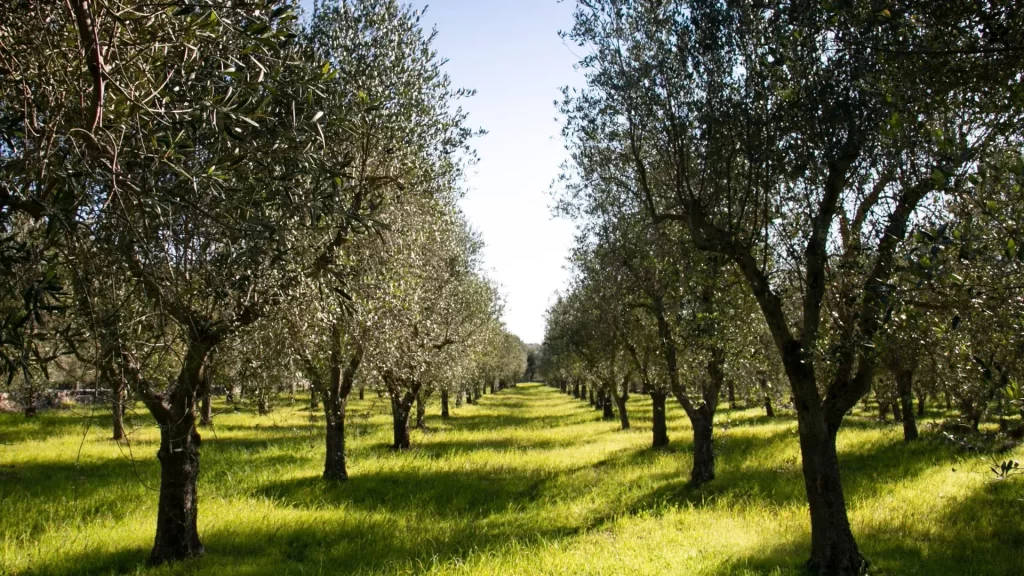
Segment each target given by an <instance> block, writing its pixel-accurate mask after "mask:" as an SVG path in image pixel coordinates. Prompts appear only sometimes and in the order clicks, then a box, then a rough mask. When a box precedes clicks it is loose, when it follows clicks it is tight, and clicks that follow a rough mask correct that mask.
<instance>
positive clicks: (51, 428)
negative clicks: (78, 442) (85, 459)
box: [0, 408, 113, 446]
mask: <svg viewBox="0 0 1024 576" xmlns="http://www.w3.org/2000/svg"><path fill="white" fill-rule="evenodd" d="M112 426H113V424H112V418H111V417H110V416H109V415H108V414H106V413H105V412H99V411H98V412H97V413H96V414H90V413H89V411H88V408H86V409H85V411H76V413H71V412H68V411H64V410H43V411H41V412H40V413H39V414H38V415H36V416H35V417H34V418H26V417H25V416H24V415H23V414H17V413H6V414H4V413H0V446H3V445H4V444H19V443H22V442H33V441H40V440H48V439H51V438H53V437H55V436H69V435H79V436H80V435H82V433H83V432H85V429H86V428H87V427H89V428H90V429H91V430H101V429H105V430H110V429H111V428H112Z"/></svg>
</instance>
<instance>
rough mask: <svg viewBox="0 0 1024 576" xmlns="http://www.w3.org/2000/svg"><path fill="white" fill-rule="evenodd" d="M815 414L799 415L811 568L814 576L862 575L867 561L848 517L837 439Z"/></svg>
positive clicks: (810, 412) (809, 566) (811, 412)
mask: <svg viewBox="0 0 1024 576" xmlns="http://www.w3.org/2000/svg"><path fill="white" fill-rule="evenodd" d="M815 412H816V411H815V410H814V409H812V410H809V411H804V414H802V415H800V414H798V419H799V420H800V423H799V426H798V430H799V436H800V454H801V457H802V459H803V463H804V465H803V472H804V487H805V489H806V491H807V502H808V504H809V505H810V512H811V558H810V560H809V561H808V563H807V567H808V569H809V571H810V572H811V573H813V574H822V575H825V574H829V575H831V574H842V575H854V574H860V573H861V572H862V569H863V567H864V565H865V561H864V557H863V556H861V554H860V551H859V550H858V549H857V543H856V541H855V540H854V538H853V532H852V531H851V530H850V521H849V518H848V517H847V514H846V499H845V497H844V495H843V486H842V481H841V478H840V475H839V457H838V455H837V453H836V444H835V436H834V435H833V434H830V433H829V431H828V429H827V426H826V425H825V423H824V419H823V418H815V417H814V416H815Z"/></svg>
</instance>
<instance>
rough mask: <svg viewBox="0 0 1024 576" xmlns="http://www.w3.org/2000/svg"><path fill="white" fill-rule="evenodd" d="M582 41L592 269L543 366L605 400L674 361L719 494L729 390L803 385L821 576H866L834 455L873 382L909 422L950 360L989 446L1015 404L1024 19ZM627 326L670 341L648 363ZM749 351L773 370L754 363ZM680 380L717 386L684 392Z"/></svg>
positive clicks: (576, 168) (834, 16)
mask: <svg viewBox="0 0 1024 576" xmlns="http://www.w3.org/2000/svg"><path fill="white" fill-rule="evenodd" d="M566 38H567V39H568V40H571V41H573V42H575V43H577V44H578V46H579V47H580V48H581V49H582V50H584V51H586V54H585V56H584V57H583V58H582V59H581V61H580V64H579V65H580V68H581V69H582V70H583V72H584V74H585V77H586V87H585V88H583V89H581V90H574V91H568V90H567V91H566V93H565V98H564V101H563V105H562V112H563V113H564V114H565V117H566V125H565V129H564V138H565V141H566V144H567V147H568V149H569V152H570V154H571V161H570V163H569V164H568V165H567V167H566V172H565V177H564V179H563V180H562V186H561V187H560V190H561V193H560V200H561V204H562V206H561V208H562V209H563V210H564V211H567V212H568V213H569V214H570V215H572V216H574V217H577V218H578V219H579V220H580V221H581V222H582V223H583V238H582V240H581V249H580V254H579V255H578V256H577V259H578V260H580V261H581V262H583V264H581V265H579V268H580V269H581V273H580V274H579V277H580V280H579V286H574V287H573V290H572V291H571V293H570V294H569V295H568V296H566V297H565V299H564V300H563V301H562V302H560V303H559V304H558V305H556V306H555V308H554V309H553V310H552V312H551V317H550V318H549V333H548V344H549V345H550V348H546V349H545V358H546V361H547V362H548V364H549V366H552V367H554V369H555V370H557V373H558V374H560V375H561V377H564V378H571V377H577V378H584V377H585V378H588V379H593V380H596V381H597V382H599V383H600V384H599V385H601V386H604V387H606V388H610V387H611V386H613V385H614V384H613V383H612V380H611V378H610V375H611V374H612V366H613V365H614V366H620V368H619V369H618V370H619V373H620V374H621V373H623V372H622V371H623V370H624V368H622V367H626V366H630V364H629V363H622V362H619V361H616V360H615V359H616V358H618V357H620V356H622V355H623V353H622V350H623V349H627V350H628V349H629V346H633V347H635V348H636V351H635V352H631V354H635V356H636V359H634V361H633V363H632V368H633V369H634V370H636V371H639V372H640V373H642V372H643V366H645V365H659V366H658V369H659V370H664V372H665V376H664V377H662V380H663V382H665V384H664V386H665V388H666V389H667V390H668V391H670V392H672V393H673V394H674V395H675V396H677V398H679V400H680V402H681V403H683V406H684V408H685V409H686V411H687V414H688V415H689V416H690V418H691V421H693V423H694V434H695V446H696V454H697V455H696V457H695V467H694V477H693V479H694V480H695V481H702V480H707V479H709V478H710V476H709V475H708V474H707V473H703V474H698V466H697V460H699V459H703V460H707V459H708V457H705V456H704V453H705V450H706V449H709V447H710V435H711V433H710V419H711V417H712V416H713V414H714V409H715V405H716V402H717V397H718V394H717V392H718V390H719V388H720V387H721V386H722V382H723V381H724V380H725V381H727V380H728V378H729V377H728V376H727V375H723V372H724V371H725V370H728V367H730V366H731V365H732V364H733V363H734V362H735V363H737V364H746V365H747V366H750V367H751V368H753V369H754V370H755V371H758V370H763V371H764V373H765V375H769V374H770V373H774V372H776V371H777V370H778V371H780V372H781V373H782V374H784V375H785V379H786V380H787V381H788V384H789V391H790V393H791V396H792V401H793V405H794V408H795V411H796V415H797V419H798V421H799V423H800V426H799V441H800V449H801V454H802V458H803V472H804V480H805V486H806V491H807V498H808V503H809V507H810V517H811V556H810V560H809V563H808V566H809V568H810V569H811V571H813V572H816V573H822V574H858V573H861V571H862V570H863V569H864V567H865V565H866V561H865V559H864V558H863V556H862V555H861V553H860V551H859V550H858V547H857V544H856V542H855V539H854V537H853V534H852V531H851V530H850V524H849V521H848V518H847V513H846V503H845V497H844V495H843V489H842V482H841V479H840V472H839V460H838V457H837V454H836V435H837V433H838V432H839V430H840V428H841V426H842V423H843V420H844V418H845V417H846V415H847V414H848V413H849V411H850V410H851V409H852V408H853V407H854V406H855V405H856V404H857V403H858V402H860V401H861V399H862V398H864V397H865V396H866V395H867V394H868V392H869V391H870V390H871V389H872V385H873V383H874V382H875V381H876V380H878V378H877V377H876V375H877V374H879V373H880V372H882V371H883V370H884V369H885V368H886V367H888V369H889V371H891V372H892V374H893V375H894V376H893V378H894V379H895V380H896V381H897V382H898V383H899V390H900V392H899V396H900V398H901V399H902V400H904V405H905V406H906V400H908V399H909V395H908V394H907V392H906V391H907V389H908V387H913V385H914V380H913V374H914V372H915V370H918V369H919V368H918V366H916V365H915V364H914V362H916V361H917V360H915V359H916V358H922V357H925V358H927V357H931V358H932V359H934V364H935V365H936V366H935V367H931V368H930V369H933V372H940V373H942V374H944V375H945V376H948V375H949V374H950V373H955V374H956V378H951V379H950V380H949V381H948V382H946V383H939V384H933V386H935V387H938V388H940V389H941V388H945V389H946V390H947V391H949V392H950V393H951V394H954V395H957V397H958V398H959V399H960V400H961V403H962V410H963V411H964V412H965V413H973V414H974V416H973V417H972V418H971V419H972V424H973V425H974V426H975V427H976V426H977V421H978V420H979V419H980V417H981V415H983V413H984V410H985V409H986V407H987V406H988V404H989V403H990V402H991V401H992V400H993V399H994V398H995V394H996V391H998V390H999V389H1000V387H1001V386H1002V387H1003V388H1004V389H1012V388H1013V381H1014V377H1015V374H1016V372H1015V371H1016V370H1017V361H1016V358H1018V357H1019V356H1020V351H1021V342H1020V334H1021V333H1022V332H1021V330H1020V328H1021V326H1020V323H1021V320H1020V318H1021V315H1020V309H1021V299H1020V287H1019V286H1018V285H1017V284H1016V283H1015V282H1013V281H1012V278H1013V276H1014V275H1016V274H1019V272H1020V262H1021V256H1022V252H1021V250H1020V248H1019V246H1020V245H1021V244H1020V242H1021V227H1020V219H1019V216H1020V211H1019V208H1017V207H1019V205H1020V204H1019V200H1020V189H1021V188H1020V184H1021V178H1022V177H1024V167H1022V166H1021V163H1020V161H1019V158H1020V156H1021V151H1022V143H1021V136H1022V133H1021V126H1024V124H1022V123H1021V121H1022V116H1024V99H1022V94H1021V92H1020V90H1019V75H1020V65H1019V62H1020V54H1021V51H1022V48H1021V46H1022V45H1024V21H1022V19H1021V15H1020V13H1019V10H1018V9H1016V8H1015V6H1014V3H1012V2H1006V1H1001V0H989V1H985V2H967V1H964V2H949V3H946V4H945V5H944V6H943V8H942V9H941V10H936V9H934V6H933V5H932V4H927V3H916V2H890V3H887V4H886V5H884V6H882V5H875V4H871V3H856V2H855V3H814V2H785V3H781V4H766V3H722V2H714V1H703V0H671V1H666V2H629V1H626V2H623V1H620V0H593V1H587V2H579V3H578V7H577V11H576V19H575V25H574V26H573V28H572V29H571V30H570V31H569V32H567V33H566ZM912 231H913V232H914V233H911V232H912ZM622 239H626V240H622ZM605 252H608V253H611V254H613V256H611V258H610V259H609V258H607V257H605V256H604V253H605ZM590 261H593V262H594V263H593V264H592V265H591V264H588V262H590ZM636 262H640V263H641V265H639V266H637V265H635V263H636ZM637 270H638V271H639V272H637ZM637 279H640V280H641V284H635V283H634V282H636V281H637ZM643 285H646V286H649V287H650V288H649V289H648V290H647V291H644V289H643V288H642V286H643ZM595 307H597V308H598V309H599V310H601V312H602V314H601V320H602V321H599V322H596V323H595V316H594V315H593V313H592V312H591V310H592V309H593V308H595ZM645 309H646V310H649V312H648V313H646V314H644V315H642V316H641V317H640V319H639V320H636V319H635V318H636V313H635V311H636V310H645ZM751 309H753V310H757V311H758V312H759V313H758V314H757V315H758V316H760V321H759V322H756V323H755V322H752V321H751V319H750V317H749V316H748V314H749V313H750V311H751ZM606 311H616V312H615V313H616V314H618V315H619V318H618V319H617V320H616V321H614V322H603V320H604V318H605V312H606ZM630 323H634V324H636V325H638V326H644V325H645V324H651V325H652V326H653V328H650V329H647V330H640V331H639V332H637V334H640V335H641V336H639V337H637V338H636V340H635V341H634V343H632V344H627V342H629V340H628V338H624V337H623V336H622V335H623V334H631V333H633V332H632V331H631V330H629V329H628V328H627V329H623V328H622V327H627V326H629V325H630ZM684 323H689V325H688V326H685V325H684ZM684 326H685V327H684ZM581 332H583V334H582V335H581V334H580V333H581ZM653 334H657V337H656V338H654V337H652V336H650V335H653ZM646 342H654V344H651V345H649V346H650V348H649V352H648V350H647V349H645V348H644V347H643V346H642V344H644V343H646ZM736 343H742V344H740V346H738V347H737V348H741V347H743V346H745V345H747V343H753V344H756V345H755V346H753V347H752V348H750V349H753V350H755V351H756V350H761V351H763V350H764V349H765V344H768V346H769V347H770V348H772V349H774V353H773V354H771V358H767V357H765V355H763V354H757V353H756V352H755V354H754V355H753V356H752V357H751V358H749V359H748V360H744V356H745V354H744V352H742V351H739V350H732V351H731V350H730V349H729V348H730V344H736ZM915 347H916V348H918V349H924V350H926V351H927V352H929V354H926V355H922V356H914V355H913V353H912V350H913V349H914V348H915ZM556 350H557V351H561V358H556V356H557V354H556ZM680 350H684V351H685V354H680V353H679V351H680ZM595 351H599V353H597V354H595ZM747 354H749V352H748V353H747ZM759 356H761V357H759ZM655 358H656V359H657V362H649V361H650V360H652V359H655ZM734 358H735V360H733V359H734ZM687 364H690V365H691V366H693V368H687V369H686V370H685V371H684V370H682V367H683V366H685V365H687ZM776 364H777V365H778V366H779V367H780V369H776V368H775V367H774V366H775V365H776ZM660 365H663V367H662V366H660ZM648 373H649V374H656V372H648ZM680 374H694V375H695V374H701V376H699V377H694V380H695V381H698V382H695V384H694V385H692V386H691V387H690V388H689V390H687V389H686V388H684V386H686V385H685V384H684V383H682V382H680ZM936 379H937V380H938V379H939V378H936ZM954 381H955V382H954ZM620 386H621V384H620ZM677 391H679V392H684V394H682V395H681V394H679V393H678V392H677ZM1016 394H1017V400H1015V401H1019V392H1017V393H1016ZM687 395H688V396H690V397H689V398H686V403H684V402H683V400H684V397H685V396H687ZM680 396H683V397H680ZM687 404H689V406H687ZM656 405H657V401H656ZM906 412H907V410H906V409H904V410H903V413H904V414H905V413H906ZM705 447H708V448H705ZM703 468H705V469H706V466H705V467H703Z"/></svg>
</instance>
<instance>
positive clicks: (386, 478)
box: [257, 469, 546, 517]
mask: <svg viewBox="0 0 1024 576" xmlns="http://www.w3.org/2000/svg"><path fill="white" fill-rule="evenodd" d="M545 482H546V479H545V478H544V477H543V476H538V475H536V474H529V473H523V472H512V471H507V470H506V471H502V472H490V471H483V470H477V471H471V472H462V471H422V470H415V469H410V470H396V471H380V472H373V473H369V474H358V475H354V476H352V477H350V478H349V479H348V480H347V481H345V482H340V483H337V482H329V481H325V480H323V479H321V478H318V477H309V478H298V479H293V480H286V481H281V482H274V483H271V484H268V485H266V486H264V487H263V488H262V489H260V490H258V492H257V493H258V494H259V495H260V496H262V497H265V498H267V499H269V500H272V501H274V502H276V503H277V504H279V505H281V506H288V507H293V508H302V509H319V508H338V507H342V506H345V507H354V508H357V509H361V510H364V511H370V512H384V513H401V514H423V513H426V514H430V515H432V516H435V517H457V516H466V515H472V516H478V517H485V516H488V515H491V514H495V513H499V512H504V511H507V510H508V509H509V508H510V507H513V506H515V505H524V504H529V503H531V502H534V501H536V500H537V499H538V497H539V496H540V495H541V494H542V492H543V487H544V484H545Z"/></svg>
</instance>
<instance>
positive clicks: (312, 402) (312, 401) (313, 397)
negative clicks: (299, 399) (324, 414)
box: [309, 385, 320, 411]
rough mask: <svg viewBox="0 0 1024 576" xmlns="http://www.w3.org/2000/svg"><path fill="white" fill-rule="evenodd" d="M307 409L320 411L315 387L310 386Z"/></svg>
mask: <svg viewBox="0 0 1024 576" xmlns="http://www.w3.org/2000/svg"><path fill="white" fill-rule="evenodd" d="M309 409H310V410H311V411H312V410H319V409H320V398H319V394H318V393H317V391H316V386H313V385H310V387H309Z"/></svg>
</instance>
